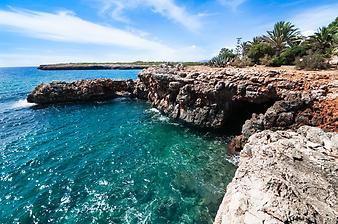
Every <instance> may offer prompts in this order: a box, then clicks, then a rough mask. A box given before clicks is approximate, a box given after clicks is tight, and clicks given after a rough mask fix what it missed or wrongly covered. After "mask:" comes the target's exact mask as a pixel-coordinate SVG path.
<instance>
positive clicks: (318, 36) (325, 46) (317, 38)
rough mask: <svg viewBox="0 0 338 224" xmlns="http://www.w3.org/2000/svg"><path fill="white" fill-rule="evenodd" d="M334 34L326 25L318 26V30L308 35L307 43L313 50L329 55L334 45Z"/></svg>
mask: <svg viewBox="0 0 338 224" xmlns="http://www.w3.org/2000/svg"><path fill="white" fill-rule="evenodd" d="M335 34H336V33H334V32H331V30H330V29H328V28H327V27H322V28H319V30H318V32H316V33H314V35H312V36H310V38H309V43H310V44H311V46H312V48H313V49H314V50H315V51H318V52H319V53H321V54H325V55H326V56H329V55H330V54H331V53H332V52H333V50H334V47H335Z"/></svg>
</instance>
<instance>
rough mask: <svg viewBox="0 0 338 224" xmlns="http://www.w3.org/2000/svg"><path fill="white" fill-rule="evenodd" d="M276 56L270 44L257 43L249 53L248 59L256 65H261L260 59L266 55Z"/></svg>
mask: <svg viewBox="0 0 338 224" xmlns="http://www.w3.org/2000/svg"><path fill="white" fill-rule="evenodd" d="M274 54H275V51H274V49H273V48H272V47H271V45H270V44H267V43H262V42H261V43H256V44H253V45H251V46H250V49H249V51H248V57H249V58H250V59H251V61H252V62H253V63H255V64H259V63H260V59H262V58H263V57H265V55H268V56H273V55H274Z"/></svg>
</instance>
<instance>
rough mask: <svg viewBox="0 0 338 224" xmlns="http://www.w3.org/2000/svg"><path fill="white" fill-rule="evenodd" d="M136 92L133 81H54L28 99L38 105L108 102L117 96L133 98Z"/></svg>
mask: <svg viewBox="0 0 338 224" xmlns="http://www.w3.org/2000/svg"><path fill="white" fill-rule="evenodd" d="M133 90H134V82H133V81H132V80H120V81H119V80H111V79H95V80H81V81H76V82H71V83H66V82H60V81H54V82H51V83H49V84H40V85H39V86H37V87H36V88H35V89H34V90H33V92H32V93H30V94H29V95H28V97H27V101H28V102H30V103H37V104H50V103H64V102H78V101H93V100H106V99H111V98H114V97H117V96H131V95H132V93H133Z"/></svg>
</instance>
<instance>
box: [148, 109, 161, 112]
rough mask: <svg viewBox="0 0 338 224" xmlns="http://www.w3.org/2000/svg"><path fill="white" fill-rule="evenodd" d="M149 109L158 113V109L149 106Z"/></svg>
mask: <svg viewBox="0 0 338 224" xmlns="http://www.w3.org/2000/svg"><path fill="white" fill-rule="evenodd" d="M149 111H151V112H154V113H160V111H159V110H158V109H156V108H151V109H149Z"/></svg>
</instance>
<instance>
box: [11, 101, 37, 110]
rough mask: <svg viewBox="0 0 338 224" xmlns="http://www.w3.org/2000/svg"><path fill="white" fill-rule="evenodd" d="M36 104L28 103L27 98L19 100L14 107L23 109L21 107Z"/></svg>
mask: <svg viewBox="0 0 338 224" xmlns="http://www.w3.org/2000/svg"><path fill="white" fill-rule="evenodd" d="M34 105H36V104H35V103H28V102H27V100H26V99H24V100H18V101H16V102H15V103H13V104H12V107H11V108H12V109H21V108H28V107H31V106H34Z"/></svg>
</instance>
